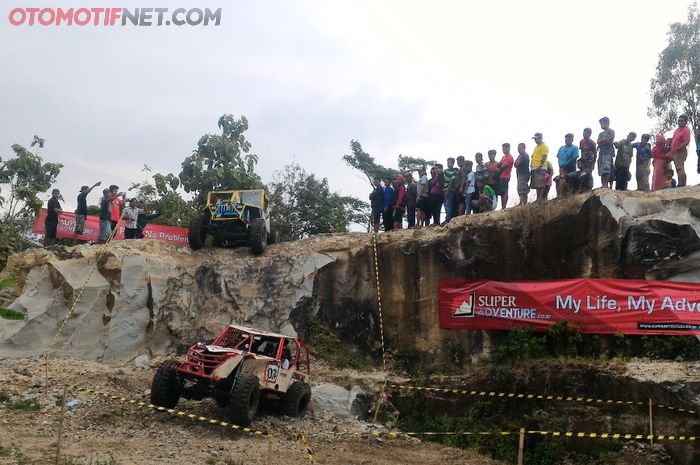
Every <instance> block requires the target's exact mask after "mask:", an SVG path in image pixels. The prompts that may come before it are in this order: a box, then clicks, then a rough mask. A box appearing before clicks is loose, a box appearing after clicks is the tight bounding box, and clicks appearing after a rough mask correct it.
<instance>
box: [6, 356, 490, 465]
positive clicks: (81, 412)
mask: <svg viewBox="0 0 700 465" xmlns="http://www.w3.org/2000/svg"><path fill="white" fill-rule="evenodd" d="M50 370H51V371H50V373H51V378H52V379H53V381H52V382H51V383H50V384H49V386H50V387H49V397H48V398H49V401H48V402H46V401H45V400H44V385H43V373H44V364H43V361H41V360H36V359H15V360H8V359H5V360H0V395H4V396H3V398H4V399H5V401H4V403H0V464H6V463H7V464H11V463H20V464H39V463H53V459H54V457H55V451H56V437H57V429H58V419H59V417H60V404H61V402H60V396H61V393H62V384H61V382H60V380H59V379H61V378H62V380H63V381H65V382H66V383H68V384H75V385H81V386H85V387H89V388H95V389H100V390H103V391H107V392H113V393H114V394H119V395H122V396H125V397H130V398H134V399H137V400H144V401H147V395H146V394H145V393H146V391H147V389H149V387H150V382H151V378H152V376H153V369H147V370H142V369H139V368H136V367H135V366H134V365H133V364H126V365H122V366H114V365H105V364H99V363H94V362H85V361H77V360H53V361H52V362H51V364H50ZM19 399H36V400H37V401H39V403H40V405H41V408H40V409H39V410H36V411H32V410H28V409H27V408H23V409H19V410H10V408H9V407H10V405H15V406H16V404H15V402H16V401H17V400H19ZM67 399H68V401H69V402H70V401H71V400H74V399H77V400H78V401H79V404H78V405H77V406H75V407H73V408H69V409H67V412H66V415H65V426H64V433H63V438H64V439H63V446H62V454H61V455H62V462H61V463H72V464H76V465H78V464H85V465H87V464H94V465H98V464H105V465H107V464H119V465H124V464H166V463H167V464H169V463H185V462H186V463H194V464H209V465H222V464H225V465H233V464H244V463H245V464H266V463H268V462H267V460H268V454H269V457H270V463H280V460H282V461H283V463H285V464H303V463H309V460H308V457H307V454H306V448H305V447H304V446H303V445H302V444H300V443H299V442H298V441H297V436H298V433H300V432H305V433H306V434H307V435H308V436H309V442H310V445H311V447H312V449H313V451H314V455H315V463H319V464H338V465H348V464H380V465H381V464H396V463H402V464H406V465H411V464H416V465H418V464H420V465H426V464H436V465H437V464H440V465H443V464H445V463H450V464H470V465H487V464H497V463H499V462H495V461H492V460H488V459H484V458H483V457H480V456H477V455H476V454H474V453H472V452H468V451H462V450H458V449H452V448H447V447H443V446H439V445H436V444H431V443H422V442H420V441H418V440H411V439H384V438H383V439H372V440H369V439H366V438H365V439H362V438H353V437H351V436H343V433H347V432H352V431H361V430H362V427H363V426H364V428H367V427H368V426H367V425H366V424H363V423H362V422H357V421H351V420H340V419H338V418H336V417H334V416H332V415H329V414H328V413H326V412H310V413H309V414H308V415H307V416H306V417H304V418H303V419H301V420H292V419H290V418H288V417H281V416H276V415H274V414H267V415H263V416H261V417H260V419H259V420H257V421H256V422H255V423H254V424H253V427H254V428H255V429H258V430H263V431H269V432H271V433H273V438H272V439H271V440H270V441H269V443H268V440H267V439H265V438H263V437H257V436H253V435H251V434H248V433H238V432H235V431H232V430H229V429H227V428H224V427H221V426H214V425H208V424H205V423H203V422H199V421H193V420H188V419H183V418H176V417H173V416H171V415H169V414H167V413H161V412H156V411H153V410H150V409H139V408H136V407H133V406H131V405H129V404H127V403H123V402H118V401H108V400H106V399H103V398H100V397H98V396H95V395H92V394H88V393H83V392H77V391H75V392H71V393H69V395H68V397H67ZM178 409H181V410H187V411H191V412H192V413H196V414H197V415H202V416H206V417H209V418H214V419H218V420H226V415H225V411H223V410H221V409H219V408H218V407H217V406H216V404H215V403H213V402H209V401H205V402H190V401H182V402H181V403H180V405H178ZM333 433H336V434H337V435H336V436H331V434H333ZM112 458H113V460H112Z"/></svg>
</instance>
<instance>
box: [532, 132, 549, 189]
mask: <svg viewBox="0 0 700 465" xmlns="http://www.w3.org/2000/svg"><path fill="white" fill-rule="evenodd" d="M533 139H534V140H535V144H537V146H536V147H535V150H533V151H532V157H531V158H530V170H531V171H530V189H535V190H536V191H537V201H542V200H544V199H545V197H544V188H545V180H546V177H547V169H546V167H545V165H546V162H547V155H548V154H549V147H547V144H545V143H544V142H542V133H541V132H536V133H535V135H534V137H533Z"/></svg>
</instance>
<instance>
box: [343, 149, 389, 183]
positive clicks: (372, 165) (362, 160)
mask: <svg viewBox="0 0 700 465" xmlns="http://www.w3.org/2000/svg"><path fill="white" fill-rule="evenodd" d="M350 150H351V151H352V154H350V155H343V161H344V162H345V163H346V164H347V165H348V166H350V167H352V168H355V169H356V170H358V171H359V172H361V173H362V174H364V175H365V178H367V182H368V183H369V185H370V186H372V178H374V177H375V176H379V177H380V178H382V179H384V178H387V177H388V178H391V179H393V178H394V176H395V175H396V171H397V170H396V169H394V168H386V167H384V166H382V165H380V164H378V163H377V162H375V161H374V157H373V156H371V155H370V154H369V153H367V152H365V151H364V150H362V144H360V141H357V140H352V141H350Z"/></svg>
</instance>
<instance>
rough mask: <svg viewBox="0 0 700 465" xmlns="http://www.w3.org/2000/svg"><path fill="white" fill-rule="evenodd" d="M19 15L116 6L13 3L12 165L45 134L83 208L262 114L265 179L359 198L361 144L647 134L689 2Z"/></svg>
mask: <svg viewBox="0 0 700 465" xmlns="http://www.w3.org/2000/svg"><path fill="white" fill-rule="evenodd" d="M163 4H165V6H167V5H168V4H169V2H160V3H158V2H156V3H153V2H150V1H148V0H139V1H137V2H132V1H125V2H120V3H119V6H120V7H121V6H124V7H127V8H137V7H159V6H164V5H163ZM16 6H23V7H28V6H39V7H41V6H53V7H62V8H68V7H71V6H72V7H76V8H77V7H90V6H105V5H104V4H101V3H96V2H87V1H86V2H72V1H68V0H65V1H59V2H37V3H35V2H23V1H15V2H3V4H2V6H0V13H1V16H0V44H1V45H0V63H2V71H1V72H0V83H1V84H2V85H0V108H2V111H1V112H0V156H2V157H3V158H7V157H8V156H10V155H11V154H12V151H11V149H10V146H11V145H12V144H14V143H20V144H23V145H25V146H28V144H29V143H30V142H31V139H32V136H33V135H34V134H38V135H40V136H41V137H43V138H45V139H46V147H45V149H44V150H43V151H42V152H41V155H42V156H43V157H44V159H45V160H49V161H56V162H61V163H63V164H64V165H65V167H64V168H63V171H62V173H61V175H60V176H59V181H58V185H57V187H59V188H60V189H61V190H62V191H63V193H64V197H65V199H66V207H67V208H74V207H75V195H77V191H78V188H79V187H80V185H81V184H92V183H93V182H95V181H98V180H101V181H102V182H103V183H104V184H112V183H115V184H119V185H120V186H122V187H123V188H124V187H128V186H129V185H130V184H131V182H134V181H140V180H142V179H143V178H144V174H143V173H141V168H142V166H143V164H144V163H148V164H149V165H151V166H152V168H153V170H154V172H161V173H168V172H173V173H175V174H177V173H179V169H180V163H181V162H182V160H183V159H184V158H185V157H186V156H188V155H189V154H190V153H191V151H192V150H193V149H194V148H195V146H196V143H197V140H198V139H199V138H200V137H201V136H202V134H204V133H206V132H210V133H214V132H216V131H217V128H216V122H217V120H218V118H219V116H220V115H222V114H224V113H232V114H234V115H245V116H246V117H247V118H248V120H249V122H250V129H249V131H248V132H247V136H248V139H249V140H250V141H251V142H252V144H253V152H255V153H257V154H258V155H259V156H260V163H259V165H258V171H259V172H260V173H261V175H262V178H263V180H264V181H266V182H268V181H270V180H271V177H272V173H273V172H274V171H275V170H277V169H279V168H281V167H282V166H284V165H286V164H289V163H291V162H293V161H295V162H297V163H299V164H300V165H301V166H302V167H303V168H305V169H306V170H307V171H311V172H313V173H315V174H317V175H318V176H320V177H327V178H328V179H329V182H330V185H331V188H332V189H334V190H338V191H340V192H342V193H343V194H350V195H356V196H358V197H360V198H363V199H366V198H367V195H368V193H369V187H368V186H367V185H365V184H364V181H363V178H361V177H360V176H359V175H358V174H357V173H356V172H354V171H353V170H351V169H350V168H349V167H346V166H345V165H344V164H343V163H342V160H341V156H342V155H343V154H346V153H349V143H350V140H351V139H358V140H360V141H361V142H362V146H363V148H364V149H365V151H367V152H369V153H370V154H372V155H373V156H375V157H376V159H377V161H378V162H379V163H382V164H385V165H395V164H396V159H397V156H398V154H405V155H414V156H422V157H426V158H433V159H438V160H443V161H444V159H445V158H446V157H447V156H455V155H460V154H461V155H465V156H466V157H467V158H468V159H473V155H474V153H475V152H477V151H481V152H484V153H485V152H486V151H487V150H488V149H491V148H495V149H498V148H500V145H501V143H503V142H510V143H511V144H512V145H513V146H515V145H516V144H517V143H518V142H526V143H527V144H528V151H529V152H531V149H532V140H531V137H532V134H533V133H534V132H542V133H544V138H545V142H546V143H548V145H549V147H550V151H553V152H554V153H556V150H557V148H558V147H559V146H560V145H562V144H563V139H564V134H565V133H567V132H573V133H574V134H575V135H576V141H578V139H579V138H580V134H581V131H582V129H583V128H584V127H586V126H590V127H592V128H593V129H594V134H597V133H598V132H599V131H600V129H599V126H598V123H597V121H598V119H599V118H600V117H601V116H604V115H607V116H609V117H610V118H611V127H612V128H613V129H615V130H616V132H617V135H618V139H620V138H623V137H624V135H626V134H627V132H629V131H631V130H634V131H636V132H637V133H638V134H641V133H642V132H647V131H650V130H651V129H652V127H654V121H652V120H651V119H649V118H648V117H647V106H648V104H649V100H650V99H649V81H650V79H651V78H652V76H653V75H654V70H655V66H656V62H657V58H658V54H659V52H660V51H661V50H662V49H663V47H664V46H665V43H666V32H667V30H668V25H669V24H670V23H671V22H675V21H684V20H685V18H686V13H687V7H688V1H687V0H667V1H665V2H662V3H660V4H657V5H655V6H654V7H653V8H649V7H646V6H642V5H641V4H639V2H636V1H619V0H616V1H610V0H606V1H602V0H592V1H588V2H574V3H572V2H563V1H552V2H548V1H529V2H522V1H490V2H464V1H436V0H433V1H431V2H426V1H412V2H409V1H405V0H404V1H381V0H373V1H358V0H353V1H336V0H333V1H259V2H243V1H231V2H225V3H224V2H220V3H214V2H199V1H197V2H195V1H191V0H190V1H189V3H188V2H187V1H185V2H178V5H177V6H182V7H186V8H191V7H205V6H209V7H211V8H217V7H222V21H221V25H220V26H218V27H216V26H211V25H210V26H197V27H193V26H181V27H175V26H169V27H134V26H128V27H119V26H116V27H103V26H100V27H93V26H87V27H65V26H60V27H56V26H53V27H39V26H32V27H29V26H20V27H15V26H11V25H10V24H9V21H8V13H9V11H10V10H11V9H12V8H13V7H16ZM110 6H112V5H110ZM175 7H176V6H175V5H173V6H172V8H175ZM694 148H695V147H694V144H691V147H690V149H691V154H690V156H689V159H688V163H687V165H686V166H687V171H688V172H689V173H692V174H691V175H690V176H689V184H697V183H698V182H699V179H698V175H697V174H696V173H695V166H696V157H695V155H694V153H692V151H694ZM595 174H597V173H595ZM633 179H634V177H633ZM599 184H600V181H599V179H597V185H599ZM631 187H636V184H635V182H634V180H633V181H632V183H631ZM74 194H75V195H74ZM511 197H515V198H511V203H513V202H516V201H517V196H515V195H512V196H511ZM44 198H47V196H44ZM97 198H98V194H97V193H93V194H91V197H90V198H89V201H90V203H93V204H94V203H97Z"/></svg>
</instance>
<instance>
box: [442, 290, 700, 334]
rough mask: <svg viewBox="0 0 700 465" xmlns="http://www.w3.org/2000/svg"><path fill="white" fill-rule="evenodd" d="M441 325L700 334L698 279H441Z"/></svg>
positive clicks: (599, 332) (614, 332) (473, 327)
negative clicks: (565, 325) (563, 324)
mask: <svg viewBox="0 0 700 465" xmlns="http://www.w3.org/2000/svg"><path fill="white" fill-rule="evenodd" d="M439 311H440V327H441V328H445V329H495V330H509V329H511V328H512V327H514V326H517V327H529V326H532V327H533V328H534V329H535V330H537V331H547V330H548V329H549V327H550V326H551V325H553V324H555V323H557V322H559V321H568V322H569V324H570V326H572V327H574V328H576V329H577V330H578V331H580V332H582V333H590V334H616V333H621V334H667V335H700V284H694V283H679V282H673V281H646V280H630V279H568V280H561V281H521V282H500V281H466V280H440V282H439Z"/></svg>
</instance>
